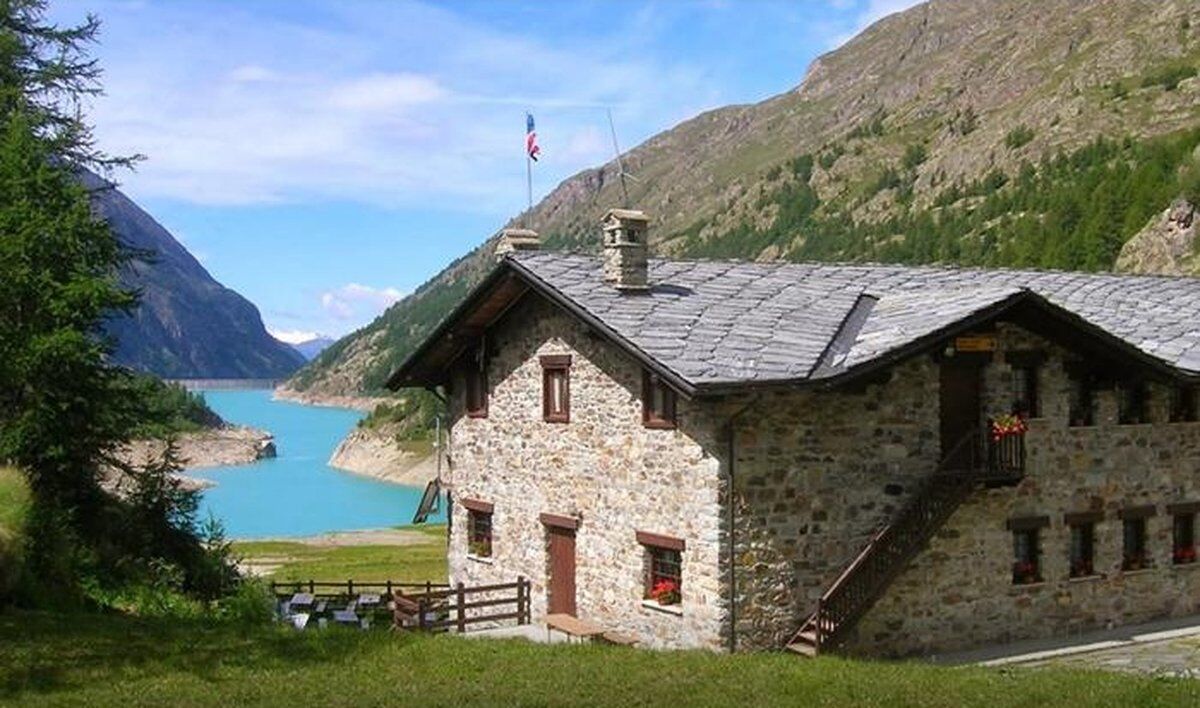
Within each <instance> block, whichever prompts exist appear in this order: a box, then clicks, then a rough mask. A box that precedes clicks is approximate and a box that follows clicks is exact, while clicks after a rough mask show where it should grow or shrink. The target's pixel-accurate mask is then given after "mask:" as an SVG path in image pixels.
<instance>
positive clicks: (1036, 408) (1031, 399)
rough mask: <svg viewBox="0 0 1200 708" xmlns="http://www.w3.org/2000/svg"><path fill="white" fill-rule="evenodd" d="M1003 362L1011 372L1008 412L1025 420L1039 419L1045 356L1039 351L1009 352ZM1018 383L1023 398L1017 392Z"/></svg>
mask: <svg viewBox="0 0 1200 708" xmlns="http://www.w3.org/2000/svg"><path fill="white" fill-rule="evenodd" d="M1004 360H1005V361H1006V362H1007V363H1008V365H1009V368H1010V372H1011V374H1010V378H1009V388H1010V393H1011V394H1012V399H1013V400H1012V410H1011V411H1010V412H1011V413H1012V414H1013V415H1020V416H1022V417H1024V418H1027V419H1028V418H1040V417H1041V415H1042V407H1041V386H1040V379H1041V367H1042V364H1043V363H1044V361H1045V354H1044V353H1043V352H1040V351H1010V352H1006V353H1005V355H1004ZM1018 382H1020V387H1021V388H1023V389H1024V396H1023V397H1022V396H1021V395H1020V393H1021V392H1020V391H1019V390H1018ZM1022 398H1024V400H1022Z"/></svg>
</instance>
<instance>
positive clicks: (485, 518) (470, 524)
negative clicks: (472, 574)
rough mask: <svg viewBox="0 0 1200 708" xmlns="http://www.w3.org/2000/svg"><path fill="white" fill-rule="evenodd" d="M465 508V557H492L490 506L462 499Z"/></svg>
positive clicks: (485, 503)
mask: <svg viewBox="0 0 1200 708" xmlns="http://www.w3.org/2000/svg"><path fill="white" fill-rule="evenodd" d="M462 505H463V506H464V507H466V508H467V555H469V556H474V557H475V558H491V557H492V505H491V504H490V503H488V502H481V501H477V500H474V499H464V500H463V501H462Z"/></svg>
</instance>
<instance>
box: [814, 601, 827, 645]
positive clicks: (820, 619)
mask: <svg viewBox="0 0 1200 708" xmlns="http://www.w3.org/2000/svg"><path fill="white" fill-rule="evenodd" d="M824 622H825V607H824V602H823V601H822V600H821V598H819V597H818V598H817V621H816V625H817V626H816V628H815V630H816V647H814V648H815V649H816V650H817V652H818V653H819V652H820V651H821V634H822V627H821V625H822V624H823V623H824Z"/></svg>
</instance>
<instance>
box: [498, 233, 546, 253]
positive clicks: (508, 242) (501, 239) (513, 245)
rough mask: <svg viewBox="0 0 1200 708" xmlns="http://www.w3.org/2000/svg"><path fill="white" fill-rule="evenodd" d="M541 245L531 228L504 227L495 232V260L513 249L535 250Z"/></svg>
mask: <svg viewBox="0 0 1200 708" xmlns="http://www.w3.org/2000/svg"><path fill="white" fill-rule="evenodd" d="M541 247H542V242H541V240H540V239H539V238H538V234H537V232H536V231H534V230H532V229H514V228H504V229H500V233H498V234H496V260H501V259H502V258H504V256H506V255H507V254H509V253H512V252H513V251H536V250H538V249H539V248H541Z"/></svg>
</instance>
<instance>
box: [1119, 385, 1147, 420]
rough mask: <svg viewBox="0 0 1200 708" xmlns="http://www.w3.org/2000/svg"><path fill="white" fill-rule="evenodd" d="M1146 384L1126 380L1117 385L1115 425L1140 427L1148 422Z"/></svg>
mask: <svg viewBox="0 0 1200 708" xmlns="http://www.w3.org/2000/svg"><path fill="white" fill-rule="evenodd" d="M1147 393H1148V392H1147V391H1146V383H1145V382H1144V381H1139V380H1126V381H1121V382H1119V383H1118V384H1117V424H1118V425H1141V424H1142V423H1146V422H1148V415H1149V406H1148V405H1147V403H1148V401H1147V399H1148V398H1149V396H1148V395H1147Z"/></svg>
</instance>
